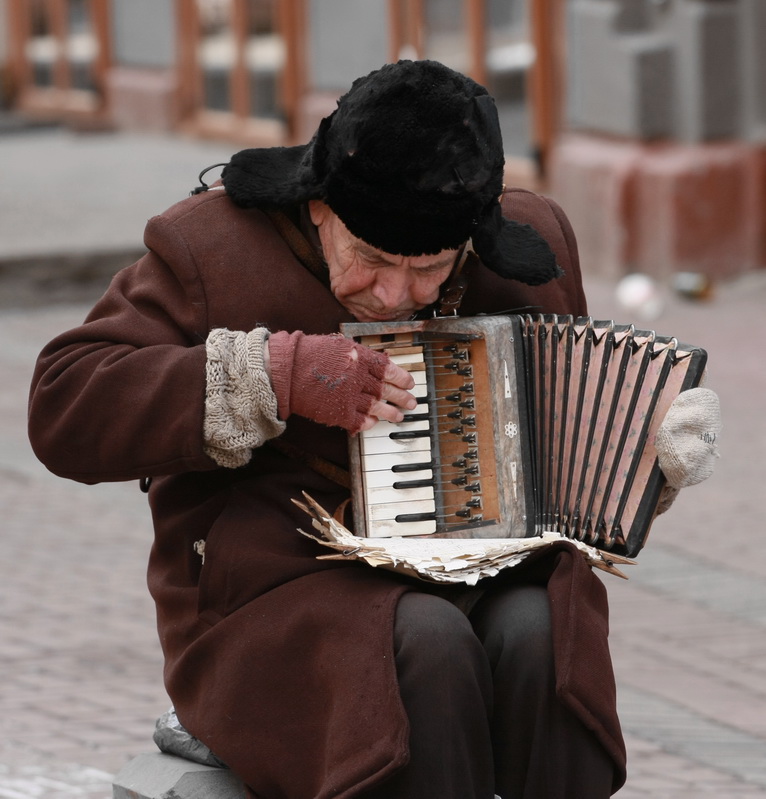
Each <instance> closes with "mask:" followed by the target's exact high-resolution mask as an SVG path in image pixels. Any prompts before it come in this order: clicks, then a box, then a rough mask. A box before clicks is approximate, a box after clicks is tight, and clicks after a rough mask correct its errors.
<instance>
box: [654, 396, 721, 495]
mask: <svg viewBox="0 0 766 799" xmlns="http://www.w3.org/2000/svg"><path fill="white" fill-rule="evenodd" d="M720 432H721V407H720V403H719V401H718V395H717V394H716V393H715V392H714V391H711V390H710V389H709V388H692V389H689V390H688V391H683V392H681V393H680V394H679V395H678V396H677V397H676V398H675V400H673V403H672V405H671V406H670V408H669V409H668V412H667V414H666V415H665V418H664V419H663V421H662V424H661V425H660V427H659V429H658V430H657V437H656V439H655V442H654V443H655V448H656V449H657V458H658V460H659V463H660V469H662V473H663V474H664V475H665V478H666V479H667V481H668V485H670V486H672V487H673V488H676V489H678V488H685V487H686V486H692V485H696V484H697V483H701V482H702V481H703V480H706V479H707V478H708V477H710V475H711V474H712V473H713V467H714V465H715V459H716V458H717V457H718V437H719V435H720Z"/></svg>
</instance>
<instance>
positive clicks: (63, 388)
mask: <svg viewBox="0 0 766 799" xmlns="http://www.w3.org/2000/svg"><path fill="white" fill-rule="evenodd" d="M145 241H146V245H147V248H148V252H147V254H146V255H145V256H144V257H143V258H141V259H140V260H139V261H138V262H137V263H136V264H134V265H133V266H131V267H128V268H126V269H124V270H123V271H122V272H120V273H119V274H118V275H117V276H116V277H115V279H114V281H113V283H112V285H111V287H110V288H109V290H108V291H107V292H106V294H105V295H104V297H103V298H102V299H101V300H100V301H99V302H98V304H97V305H96V306H95V308H94V309H93V311H92V312H91V313H90V315H89V316H88V318H87V319H86V321H85V322H84V323H83V324H82V325H81V326H79V327H78V328H76V329H74V330H71V331H69V332H67V333H64V334H63V335H61V336H59V337H58V338H57V339H55V340H54V341H53V342H51V343H50V344H49V345H48V346H47V347H46V348H45V350H44V351H43V352H42V354H41V355H40V358H39V361H38V366H37V370H36V373H35V376H34V383H33V388H32V394H31V402H30V437H31V440H32V442H33V445H34V447H35V450H36V452H37V454H38V456H39V457H40V458H41V460H43V462H44V463H46V465H47V466H48V467H49V468H50V469H51V470H52V471H54V472H56V473H57V474H60V475H62V476H65V477H68V478H71V479H75V480H79V481H82V482H86V483H95V482H99V481H108V480H135V479H141V480H142V485H143V486H144V487H145V488H146V487H147V486H149V487H148V488H147V490H148V492H149V501H150V504H151V509H152V514H153V519H154V524H155V531H156V535H155V541H154V546H153V549H152V553H151V558H150V564H149V587H150V590H151V592H152V595H153V597H154V599H155V601H156V605H157V615H158V628H159V634H160V639H161V642H162V647H163V650H164V654H165V658H166V668H165V680H166V685H167V690H168V693H169V695H170V697H171V699H172V701H173V703H174V705H175V708H176V710H177V713H178V716H179V718H180V720H181V721H182V723H183V724H184V726H185V727H186V728H187V729H188V730H189V731H190V732H191V733H192V734H193V735H195V736H196V737H198V738H199V739H201V740H202V741H203V742H204V743H205V744H207V745H208V746H209V747H210V749H211V750H212V751H213V752H214V753H215V754H216V755H217V756H218V757H220V758H221V759H222V760H223V761H224V762H226V763H227V764H228V766H229V767H230V768H231V769H233V770H234V771H235V772H236V773H237V774H238V775H239V776H241V777H242V779H243V781H244V782H245V784H246V785H247V786H248V791H249V792H250V793H251V795H252V796H254V797H256V796H257V797H261V798H262V799H267V798H268V799H277V797H279V798H280V799H324V798H325V797H353V796H369V797H392V798H393V797H396V799H408V798H409V797H420V798H421V799H422V797H434V798H436V797H438V798H439V799H472V798H474V797H475V798H476V799H492V797H493V796H495V795H496V794H497V795H499V796H501V797H502V798H503V799H514V798H516V797H526V799H544V797H561V799H563V798H564V797H566V799H574V798H575V797H588V799H597V798H598V797H606V796H608V795H610V793H611V792H613V791H614V790H616V789H617V788H618V787H619V786H620V785H621V784H622V782H623V780H624V774H625V757H624V748H623V743H622V738H621V733H620V727H619V723H618V721H617V717H616V711H615V687H614V680H613V676H612V670H611V663H610V659H609V652H608V648H607V642H606V635H607V608H606V599H605V593H604V590H603V587H602V584H601V583H600V581H599V580H598V579H597V578H596V577H595V576H593V574H592V573H591V571H590V570H589V568H588V567H587V565H586V564H585V562H584V560H582V559H581V558H580V557H578V556H577V555H574V554H573V553H572V551H571V548H570V547H569V546H568V545H567V544H562V545H561V546H557V547H553V548H551V550H550V551H549V553H548V554H547V555H545V556H542V557H538V558H537V559H534V560H530V561H529V565H528V566H525V567H524V568H518V569H514V570H512V572H513V573H512V574H511V573H510V572H509V574H510V577H498V578H495V579H493V580H490V581H483V582H482V584H480V586H479V587H477V588H475V589H472V588H469V587H464V588H462V589H456V588H435V587H429V586H427V584H425V583H420V582H418V581H415V580H412V579H408V578H406V577H403V576H400V575H397V574H394V573H391V572H386V573H381V572H379V571H378V570H373V569H371V568H369V567H368V566H365V565H361V564H359V563H352V562H339V561H337V560H329V561H328V560H318V559H317V555H319V554H322V553H321V551H320V549H321V548H320V547H319V546H318V545H317V544H316V543H315V542H313V541H311V540H309V539H307V538H305V537H303V536H301V535H300V534H299V533H298V532H296V528H298V527H300V526H301V525H305V523H306V519H305V517H303V515H302V513H301V511H300V510H298V509H297V508H296V507H295V505H294V504H293V502H292V500H293V499H294V498H297V497H300V495H301V492H303V491H306V492H308V493H309V494H310V495H311V496H312V497H313V498H314V499H316V500H317V501H318V502H319V503H320V504H321V505H322V506H323V507H325V508H328V509H334V508H336V507H338V506H339V505H341V503H342V502H343V501H344V500H345V499H346V498H347V496H348V491H347V489H346V488H345V487H344V486H343V485H342V484H341V483H342V482H343V481H342V480H340V481H338V475H339V474H341V473H342V472H343V471H344V470H345V469H346V468H347V465H348V459H347V436H348V434H349V433H351V434H354V433H357V432H358V431H360V430H363V429H366V428H368V427H369V426H371V425H372V424H374V423H375V422H376V421H377V420H379V419H388V420H390V421H397V420H400V419H401V418H402V414H403V411H406V410H408V409H410V408H412V407H414V404H415V401H414V398H413V395H412V393H411V391H410V389H411V388H412V385H413V384H412V380H411V377H410V375H409V374H408V373H407V372H406V371H404V370H402V369H401V368H399V367H398V366H395V365H394V364H393V363H391V362H390V361H389V360H388V358H387V357H386V356H384V355H381V354H378V353H375V352H373V351H371V350H369V349H367V348H365V347H363V346H361V345H358V344H356V343H354V342H353V341H351V340H348V339H346V338H344V337H342V336H339V335H338V330H339V326H340V324H341V323H343V322H345V321H354V320H356V321H363V322H365V321H377V320H403V319H409V318H412V317H415V316H417V315H418V314H430V313H431V312H432V311H433V308H434V307H437V308H438V307H439V303H440V301H442V300H444V299H445V297H446V296H447V295H449V297H448V299H449V301H450V303H451V307H452V308H454V307H456V306H457V305H458V304H459V308H460V313H461V315H466V316H468V315H475V314H478V313H495V312H513V311H514V310H515V309H530V308H533V309H535V310H536V311H540V312H556V313H564V314H575V315H578V314H584V313H585V312H586V304H585V300H584V296H583V292H582V286H581V282H580V272H579V265H578V260H577V252H576V245H575V241H574V237H573V235H572V231H571V229H570V227H569V224H568V222H567V220H566V218H565V217H564V215H563V214H562V212H561V210H560V209H559V208H558V206H556V204H555V203H553V202H551V201H548V200H545V199H543V198H540V197H538V196H536V195H534V194H532V193H529V192H523V191H519V190H506V189H505V188H504V186H503V148H502V141H501V137H500V132H499V125H498V121H497V114H496V110H495V107H494V104H493V101H492V99H491V98H490V97H489V95H488V94H487V92H486V90H485V89H483V88H482V87H481V86H479V85H477V84H476V83H474V82H473V81H471V80H470V79H468V78H466V77H464V76H462V75H459V74H458V73H455V72H453V71H452V70H449V69H447V68H446V67H444V66H442V65H440V64H437V63H433V62H400V63H399V64H391V65H387V66H385V67H383V68H382V69H380V70H378V71H376V72H374V73H372V74H370V75H368V76H367V77H365V78H361V79H359V80H358V81H356V82H355V83H354V84H353V86H352V88H351V90H350V91H349V92H348V94H346V95H345V96H344V97H343V98H341V100H340V101H339V104H338V107H337V109H336V111H335V112H334V113H333V114H332V115H331V116H329V117H328V118H327V119H325V120H323V122H322V124H321V126H320V128H319V130H318V132H317V134H316V135H315V137H314V138H313V139H312V141H311V142H310V143H309V144H307V145H304V146H299V147H291V148H274V149H260V150H259V149H256V150H245V151H243V152H241V153H238V154H237V155H235V156H234V157H233V158H232V160H231V161H230V163H229V164H228V165H226V167H225V169H224V171H223V180H222V184H217V185H213V186H211V187H210V188H208V187H207V186H206V185H205V184H203V185H202V187H200V189H199V190H198V191H196V192H195V193H194V195H193V196H192V197H190V198H187V199H185V200H183V201H181V202H180V203H178V204H177V205H176V206H174V207H173V208H171V209H170V210H168V211H166V212H165V213H163V214H162V215H160V216H158V217H155V218H154V219H152V220H150V222H149V224H148V226H147V228H146V234H145ZM469 241H470V243H471V245H472V249H473V251H474V252H475V254H476V256H477V258H471V259H469V260H468V262H467V263H466V264H465V266H462V264H463V260H464V258H463V256H464V254H465V248H466V245H467V243H468V242H469ZM457 264H460V265H461V266H462V271H461V277H462V279H463V280H464V284H465V291H464V292H462V290H460V291H457V293H455V291H454V289H455V286H454V285H453V283H454V281H453V277H454V276H455V274H456V272H457V271H458V270H457V266H456V265H457ZM456 297H457V299H456ZM94 545H97V542H94Z"/></svg>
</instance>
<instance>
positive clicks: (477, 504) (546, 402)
mask: <svg viewBox="0 0 766 799" xmlns="http://www.w3.org/2000/svg"><path fill="white" fill-rule="evenodd" d="M342 332H343V333H344V334H345V335H347V336H349V337H353V338H354V339H356V340H357V341H359V342H360V343H363V344H365V345H367V346H370V347H372V348H374V349H377V350H381V351H385V352H387V353H388V354H389V355H390V357H391V358H392V359H393V360H394V361H395V362H396V363H398V364H399V365H400V366H402V367H403V368H405V369H407V370H409V371H410V372H411V373H412V375H413V377H414V379H415V383H416V387H415V389H414V391H413V393H414V394H415V396H416V397H417V398H418V406H417V408H416V409H415V410H413V411H411V412H408V413H407V415H406V416H405V419H404V421H403V422H401V423H399V424H392V423H390V422H386V421H382V422H379V423H378V424H377V425H376V426H375V427H374V428H372V430H369V431H365V432H363V433H360V434H359V435H357V436H352V437H350V439H349V441H350V456H351V475H352V501H353V509H354V519H355V527H356V530H355V532H356V534H357V535H364V536H369V537H389V536H420V537H440V538H508V537H528V536H534V535H539V534H541V533H542V532H545V531H554V532H559V533H561V534H563V535H565V536H567V537H569V538H576V539H579V540H583V541H586V542H587V543H591V544H593V545H595V546H598V547H599V548H602V549H608V550H613V551H614V552H615V553H617V554H622V555H627V556H628V557H632V556H634V555H636V554H637V553H638V552H639V551H640V549H641V548H642V547H643V545H644V542H645V540H646V537H647V535H648V533H649V529H650V527H651V524H652V521H653V519H654V517H655V515H656V511H657V505H658V501H659V497H660V492H661V489H662V487H663V485H664V478H663V476H662V473H661V471H660V469H659V466H658V464H657V456H656V452H655V449H654V439H655V435H656V432H657V428H658V427H659V425H660V423H661V422H662V419H663V418H664V416H665V413H666V412H667V410H668V408H669V407H670V404H671V403H672V401H673V400H674V399H675V397H677V396H678V394H679V393H680V392H681V391H684V390H686V389H688V388H692V387H693V386H696V385H697V384H698V383H699V380H700V378H701V376H702V372H703V370H704V367H705V362H706V354H705V352H704V350H701V349H699V348H697V347H690V346H686V345H682V344H679V343H678V342H677V341H676V340H675V339H673V338H668V337H662V336H658V335H656V334H655V333H654V332H652V331H643V330H636V329H635V328H634V327H633V326H632V325H617V324H615V323H614V322H612V321H598V320H593V319H591V318H578V319H573V318H572V317H556V316H487V317H469V318H460V317H448V318H437V319H431V320H426V321H415V322H384V323H352V324H346V325H343V327H342Z"/></svg>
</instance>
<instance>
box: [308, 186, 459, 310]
mask: <svg viewBox="0 0 766 799" xmlns="http://www.w3.org/2000/svg"><path fill="white" fill-rule="evenodd" d="M309 209H310V212H311V220H312V222H313V223H314V224H315V225H316V226H317V229H318V230H319V238H320V240H321V242H322V249H323V251H324V256H325V259H326V260H327V265H328V266H329V269H330V288H331V289H332V293H333V294H334V295H335V298H336V299H337V300H338V302H339V303H340V304H341V305H342V306H343V307H344V308H345V309H346V310H347V311H348V312H349V313H351V314H352V315H353V316H354V317H355V318H356V319H357V320H358V321H359V322H382V321H402V320H405V319H409V318H410V317H411V316H412V315H413V314H414V313H415V312H416V311H419V310H420V309H421V308H425V307H426V305H430V304H431V303H432V302H434V301H435V300H436V299H437V298H438V296H439V288H440V286H441V284H442V283H443V282H444V281H445V280H446V279H447V278H448V277H449V274H450V271H451V269H452V266H453V264H454V262H455V257H456V256H457V250H442V252H440V253H438V254H437V255H415V256H405V255H391V254H390V253H385V252H383V251H382V250H378V249H376V248H375V247H371V246H370V245H369V244H366V243H365V242H363V241H362V240H361V239H358V238H356V236H354V235H352V234H351V233H350V232H349V230H348V228H347V227H346V226H345V225H344V224H343V222H342V221H341V220H340V218H339V217H338V216H337V215H336V214H335V213H334V212H333V211H332V210H331V209H330V207H329V206H327V205H325V203H323V202H321V201H319V200H312V201H311V203H310V204H309Z"/></svg>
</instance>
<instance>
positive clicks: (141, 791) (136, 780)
mask: <svg viewBox="0 0 766 799" xmlns="http://www.w3.org/2000/svg"><path fill="white" fill-rule="evenodd" d="M154 742H155V743H156V744H157V747H158V748H159V751H157V752H147V753H145V754H141V755H138V757H135V758H133V760H131V761H130V762H129V763H128V764H127V765H126V766H125V767H124V768H122V769H121V770H120V772H119V773H118V774H117V776H116V777H115V779H114V783H113V784H112V797H113V799H245V788H244V785H243V784H242V782H241V780H239V779H238V778H237V777H236V776H235V775H234V774H232V773H231V771H229V769H228V768H226V766H225V764H224V763H222V762H221V761H220V760H219V759H218V758H217V757H216V756H215V755H214V754H213V753H212V752H211V751H210V750H209V749H208V748H207V747H206V746H205V745H204V744H203V743H202V742H201V741H199V740H197V739H196V738H194V737H193V736H192V735H191V734H190V733H189V732H187V730H186V729H184V727H183V726H182V725H181V723H180V722H179V721H178V717H177V716H176V714H175V711H174V710H173V709H171V710H169V711H168V712H167V713H165V714H163V715H162V716H160V718H159V719H158V720H157V724H156V727H155V731H154Z"/></svg>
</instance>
